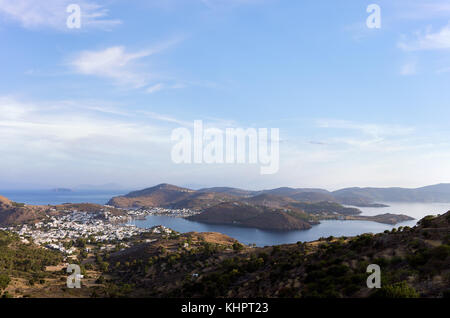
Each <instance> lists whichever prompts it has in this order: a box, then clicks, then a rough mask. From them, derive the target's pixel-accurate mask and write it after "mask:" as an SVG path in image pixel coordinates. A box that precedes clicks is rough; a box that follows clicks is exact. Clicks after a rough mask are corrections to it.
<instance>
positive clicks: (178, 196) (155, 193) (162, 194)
mask: <svg viewBox="0 0 450 318" xmlns="http://www.w3.org/2000/svg"><path fill="white" fill-rule="evenodd" d="M193 193H195V191H194V190H191V189H186V188H180V187H177V186H174V185H170V184H160V185H157V186H155V187H152V188H147V189H144V190H140V191H133V192H130V193H128V194H127V195H124V196H118V197H114V198H112V199H111V200H109V202H108V205H112V206H115V207H118V208H140V207H156V206H159V207H161V206H167V205H170V204H174V203H176V202H178V201H181V200H183V199H186V198H187V197H189V196H190V195H191V194H193Z"/></svg>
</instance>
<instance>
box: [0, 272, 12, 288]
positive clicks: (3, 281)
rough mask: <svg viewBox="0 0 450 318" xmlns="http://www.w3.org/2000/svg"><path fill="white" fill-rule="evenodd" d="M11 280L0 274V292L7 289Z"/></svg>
mask: <svg viewBox="0 0 450 318" xmlns="http://www.w3.org/2000/svg"><path fill="white" fill-rule="evenodd" d="M10 281H11V279H10V278H9V276H8V275H6V274H0V290H3V289H6V287H8V285H9V282H10Z"/></svg>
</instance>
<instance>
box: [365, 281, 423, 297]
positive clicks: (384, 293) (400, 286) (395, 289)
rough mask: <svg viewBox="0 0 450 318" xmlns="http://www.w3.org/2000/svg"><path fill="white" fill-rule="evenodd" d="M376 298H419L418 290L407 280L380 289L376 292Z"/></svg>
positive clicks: (374, 295)
mask: <svg viewBox="0 0 450 318" xmlns="http://www.w3.org/2000/svg"><path fill="white" fill-rule="evenodd" d="M373 297H375V298H419V297H420V296H419V294H418V293H417V292H416V290H415V289H414V288H413V287H411V286H409V285H408V284H407V283H406V282H405V281H403V282H400V283H395V284H391V285H387V286H385V287H382V288H381V289H378V290H377V291H376V292H375V293H374V294H373Z"/></svg>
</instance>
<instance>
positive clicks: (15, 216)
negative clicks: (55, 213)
mask: <svg viewBox="0 0 450 318" xmlns="http://www.w3.org/2000/svg"><path fill="white" fill-rule="evenodd" d="M45 215H46V209H45V208H43V207H38V206H27V205H25V204H22V203H16V202H12V201H11V200H9V199H7V198H5V197H3V196H0V226H2V227H6V226H11V225H17V224H22V223H28V222H33V221H38V220H40V219H42V218H43V217H45Z"/></svg>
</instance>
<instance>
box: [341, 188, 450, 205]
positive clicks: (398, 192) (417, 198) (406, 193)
mask: <svg viewBox="0 0 450 318" xmlns="http://www.w3.org/2000/svg"><path fill="white" fill-rule="evenodd" d="M449 189H450V184H438V185H433V186H427V187H422V188H417V189H405V188H346V189H341V190H337V191H334V192H332V194H333V196H335V197H336V198H337V199H338V200H340V202H342V203H344V204H353V203H358V202H375V201H376V202H450V190H449Z"/></svg>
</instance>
